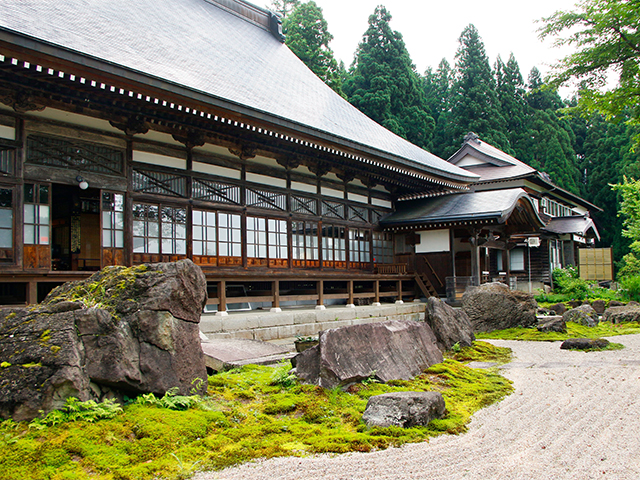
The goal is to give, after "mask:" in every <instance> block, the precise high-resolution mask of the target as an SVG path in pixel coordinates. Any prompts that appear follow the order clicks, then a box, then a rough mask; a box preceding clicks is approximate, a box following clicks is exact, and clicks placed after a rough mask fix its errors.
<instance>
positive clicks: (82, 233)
mask: <svg viewBox="0 0 640 480" xmlns="http://www.w3.org/2000/svg"><path fill="white" fill-rule="evenodd" d="M51 225H52V232H51V233H52V235H51V237H52V238H51V240H52V242H51V266H52V269H53V270H67V271H68V270H71V271H79V270H81V271H97V270H100V263H101V262H100V190H99V189H96V188H88V189H86V190H81V189H80V188H79V187H78V186H76V185H58V184H54V185H52V198H51Z"/></svg>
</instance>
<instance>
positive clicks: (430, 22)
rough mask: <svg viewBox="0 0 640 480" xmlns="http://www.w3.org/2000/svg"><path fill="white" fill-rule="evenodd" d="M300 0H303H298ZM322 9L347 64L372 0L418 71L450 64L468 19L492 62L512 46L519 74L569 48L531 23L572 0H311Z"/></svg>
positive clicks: (334, 44)
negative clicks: (382, 8)
mask: <svg viewBox="0 0 640 480" xmlns="http://www.w3.org/2000/svg"><path fill="white" fill-rule="evenodd" d="M303 1H304V0H303ZM315 1H316V3H317V4H318V6H320V7H321V8H322V10H323V14H324V18H325V19H326V20H327V22H328V24H329V32H330V33H331V34H332V35H333V37H334V39H333V41H332V42H331V44H330V46H331V48H332V49H333V51H334V53H335V55H336V59H337V60H338V61H340V60H342V61H344V63H345V66H346V67H347V68H348V67H349V65H350V64H351V62H352V61H353V56H354V53H355V51H356V48H357V47H358V43H359V42H360V40H361V39H362V35H363V34H364V32H365V31H366V29H367V27H368V18H369V15H371V14H372V13H373V11H374V9H375V7H376V6H377V5H380V4H382V5H384V6H385V7H386V8H387V10H388V11H389V12H390V13H391V16H392V20H391V28H392V29H393V30H397V31H398V32H400V33H401V34H402V36H403V38H404V41H405V44H406V46H407V49H408V50H409V54H410V55H411V59H412V60H413V63H414V64H415V65H416V68H417V70H418V72H419V73H421V74H422V73H424V71H425V69H426V68H427V67H429V66H430V67H432V68H433V69H434V70H435V69H436V68H437V67H438V64H439V63H440V60H442V58H446V59H447V60H448V61H449V63H450V64H451V65H452V66H453V65H454V63H455V58H454V57H455V54H456V51H457V49H458V37H459V36H460V34H461V33H462V30H463V29H464V28H465V27H466V26H467V25H468V24H470V23H473V24H474V25H475V26H476V28H477V29H478V31H479V33H480V36H481V37H482V39H483V41H484V45H485V48H486V51H487V55H488V56H489V61H490V62H491V66H492V67H493V64H494V63H495V60H496V57H497V56H498V55H500V56H501V57H502V59H503V60H504V61H505V62H506V61H507V60H508V58H509V54H510V53H511V52H513V54H514V55H515V58H516V60H517V61H518V64H519V65H520V70H521V72H522V76H523V77H524V79H525V82H526V80H527V77H528V75H529V71H530V70H531V68H532V67H534V66H536V67H538V69H539V70H540V71H541V72H542V73H543V75H544V74H545V73H546V72H548V71H549V65H551V64H553V63H554V61H555V60H557V59H559V58H562V57H563V56H565V55H566V54H567V53H570V52H571V49H567V48H565V49H564V50H562V49H560V48H557V47H554V46H553V40H552V39H547V40H545V41H544V42H542V41H540V40H539V39H538V35H537V33H536V30H537V29H538V27H539V24H536V23H535V20H538V19H540V18H542V17H548V16H551V15H552V14H553V13H554V12H555V11H557V10H573V6H574V4H575V2H576V0H533V1H527V2H524V1H522V0H475V1H472V0H440V1H433V0H386V1H383V0H315Z"/></svg>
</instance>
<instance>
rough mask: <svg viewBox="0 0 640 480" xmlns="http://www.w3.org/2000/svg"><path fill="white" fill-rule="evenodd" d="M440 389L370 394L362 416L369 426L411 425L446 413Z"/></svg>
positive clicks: (407, 426)
mask: <svg viewBox="0 0 640 480" xmlns="http://www.w3.org/2000/svg"><path fill="white" fill-rule="evenodd" d="M446 412H447V409H446V407H445V403H444V398H442V394H441V393H440V392H392V393H383V394H382V395H374V396H373V397H371V398H369V401H368V402H367V408H366V409H365V411H364V414H363V415H362V420H364V422H365V423H366V424H367V426H368V427H392V426H395V427H402V428H411V427H418V426H426V425H429V423H430V422H431V420H434V419H436V418H442V417H444V416H445V414H446Z"/></svg>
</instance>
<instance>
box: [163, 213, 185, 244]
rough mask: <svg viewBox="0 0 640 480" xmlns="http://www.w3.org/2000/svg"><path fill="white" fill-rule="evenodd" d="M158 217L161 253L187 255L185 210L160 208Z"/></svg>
mask: <svg viewBox="0 0 640 480" xmlns="http://www.w3.org/2000/svg"><path fill="white" fill-rule="evenodd" d="M161 213H162V214H161V215H160V221H161V223H162V226H161V238H162V253H163V254H168V253H169V254H176V255H185V254H186V253H187V209H186V208H175V207H162V209H161Z"/></svg>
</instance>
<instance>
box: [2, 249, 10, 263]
mask: <svg viewBox="0 0 640 480" xmlns="http://www.w3.org/2000/svg"><path fill="white" fill-rule="evenodd" d="M12 262H13V248H0V263H12Z"/></svg>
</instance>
